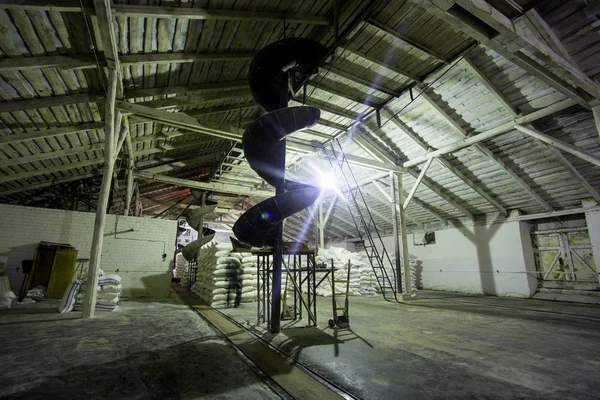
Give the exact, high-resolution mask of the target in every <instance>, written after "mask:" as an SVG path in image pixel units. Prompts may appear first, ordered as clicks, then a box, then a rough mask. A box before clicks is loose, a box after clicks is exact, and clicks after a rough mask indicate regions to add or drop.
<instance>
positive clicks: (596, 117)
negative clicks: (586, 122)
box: [592, 104, 600, 136]
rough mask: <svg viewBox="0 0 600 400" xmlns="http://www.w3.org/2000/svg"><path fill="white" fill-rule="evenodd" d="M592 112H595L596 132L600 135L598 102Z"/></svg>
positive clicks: (599, 105) (599, 108)
mask: <svg viewBox="0 0 600 400" xmlns="http://www.w3.org/2000/svg"><path fill="white" fill-rule="evenodd" d="M592 113H593V114H594V123H595V124H596V132H597V133H598V136H600V104H596V105H595V106H593V107H592Z"/></svg>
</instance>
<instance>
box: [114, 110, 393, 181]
mask: <svg viewBox="0 0 600 400" xmlns="http://www.w3.org/2000/svg"><path fill="white" fill-rule="evenodd" d="M117 108H118V109H120V110H121V111H123V113H124V114H135V115H139V116H141V117H144V118H147V119H149V120H151V121H155V122H160V123H163V124H167V125H171V126H174V127H176V128H180V129H185V130H189V131H192V132H198V133H204V134H207V135H211V136H216V137H219V138H221V139H227V140H232V141H236V142H241V141H242V134H241V133H233V132H228V131H225V130H222V129H215V128H211V127H207V126H204V125H202V124H201V123H199V122H198V121H197V120H196V119H195V118H192V117H190V116H189V115H186V114H184V113H171V112H167V111H162V110H156V109H153V108H150V107H147V106H143V105H140V104H133V103H127V102H124V101H117ZM287 148H288V151H290V152H294V153H300V154H309V153H315V152H318V150H319V149H318V148H315V147H313V146H311V145H308V144H303V143H300V142H294V141H292V140H289V142H288V146H287ZM346 158H347V159H348V162H349V163H350V164H352V165H354V166H357V167H362V168H367V169H376V170H381V171H398V170H399V168H398V167H397V166H396V165H394V164H389V163H381V162H377V161H373V160H369V159H367V158H363V157H358V156H354V155H351V154H347V155H346Z"/></svg>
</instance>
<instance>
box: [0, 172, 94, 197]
mask: <svg viewBox="0 0 600 400" xmlns="http://www.w3.org/2000/svg"><path fill="white" fill-rule="evenodd" d="M93 176H96V174H77V175H74V176H67V177H64V178H59V179H54V180H50V181H47V182H41V183H35V184H31V185H25V186H21V187H18V188H15V189H7V190H2V189H0V197H5V196H10V195H13V194H16V193H22V192H28V191H30V190H37V189H43V188H47V187H49V186H53V185H60V184H63V183H67V182H73V181H79V180H83V179H88V178H91V177H93Z"/></svg>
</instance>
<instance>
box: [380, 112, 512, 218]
mask: <svg viewBox="0 0 600 400" xmlns="http://www.w3.org/2000/svg"><path fill="white" fill-rule="evenodd" d="M381 111H382V112H384V113H385V114H384V115H385V116H386V118H389V119H390V120H391V122H392V123H393V124H394V125H395V126H396V127H397V128H398V129H400V130H401V131H402V132H403V133H404V134H405V135H406V136H408V137H409V138H410V139H411V140H412V141H413V142H414V143H415V144H417V146H419V147H421V148H422V149H423V150H424V151H425V152H429V150H430V147H429V145H428V144H427V143H425V142H424V141H423V140H422V139H421V138H420V137H419V136H418V135H417V134H416V133H415V132H413V131H412V129H411V128H409V127H408V126H407V125H406V124H405V123H404V122H402V121H401V120H400V118H399V117H398V116H393V115H392V114H391V113H389V112H388V111H387V110H385V109H382V110H381ZM374 134H375V135H377V131H376V132H374ZM435 159H436V160H437V161H438V163H439V164H440V165H442V166H444V167H445V168H446V169H448V170H449V171H450V172H452V173H453V174H454V175H455V176H456V177H457V178H458V179H460V180H462V181H463V182H464V183H465V184H466V185H467V186H469V187H470V188H471V189H473V191H475V192H476V193H477V194H479V195H480V196H481V197H483V198H484V199H485V200H487V202H488V203H490V204H491V205H492V206H494V207H495V208H496V209H497V210H498V211H500V212H501V213H502V214H503V215H505V216H506V215H508V211H507V210H506V208H505V207H504V206H502V204H500V203H499V202H498V201H497V200H496V199H494V198H493V197H492V196H491V195H489V194H488V193H487V192H486V191H485V190H483V189H482V188H481V186H480V185H477V184H475V182H473V181H472V180H471V179H470V178H469V177H467V176H466V175H465V174H463V173H462V172H460V171H459V170H458V169H457V168H456V167H454V165H452V163H451V162H450V161H448V160H447V159H446V158H445V157H444V156H438V157H436V158H435Z"/></svg>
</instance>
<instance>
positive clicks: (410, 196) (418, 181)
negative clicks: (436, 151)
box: [402, 158, 433, 210]
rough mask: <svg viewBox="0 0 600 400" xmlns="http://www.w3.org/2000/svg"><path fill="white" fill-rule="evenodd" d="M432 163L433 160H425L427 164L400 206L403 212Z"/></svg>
mask: <svg viewBox="0 0 600 400" xmlns="http://www.w3.org/2000/svg"><path fill="white" fill-rule="evenodd" d="M432 162H433V158H430V159H429V160H427V162H426V163H425V165H424V166H423V169H421V172H420V173H419V176H418V177H417V180H416V181H415V183H414V184H413V187H412V188H411V189H410V192H408V196H406V199H405V200H404V204H403V205H402V208H404V209H405V210H406V207H408V205H409V204H410V201H411V200H412V198H413V197H414V195H415V192H416V191H417V189H418V188H419V185H420V184H421V182H422V181H423V178H424V177H425V174H426V173H427V170H428V169H429V167H430V166H431V163H432Z"/></svg>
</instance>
